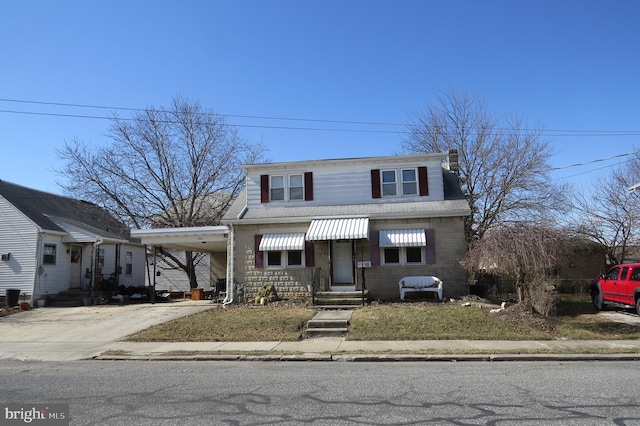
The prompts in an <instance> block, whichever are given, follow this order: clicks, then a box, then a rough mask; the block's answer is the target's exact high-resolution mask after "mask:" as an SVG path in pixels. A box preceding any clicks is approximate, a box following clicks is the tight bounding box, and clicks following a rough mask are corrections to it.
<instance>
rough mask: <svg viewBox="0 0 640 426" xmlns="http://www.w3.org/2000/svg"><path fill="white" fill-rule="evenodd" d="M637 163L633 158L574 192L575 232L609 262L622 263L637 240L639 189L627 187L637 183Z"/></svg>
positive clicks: (639, 210)
mask: <svg viewBox="0 0 640 426" xmlns="http://www.w3.org/2000/svg"><path fill="white" fill-rule="evenodd" d="M639 166H640V160H639V159H638V158H635V159H633V160H632V161H630V162H628V163H626V165H624V166H620V167H617V168H616V169H614V170H613V171H611V172H609V173H607V174H606V175H604V176H603V177H602V178H601V179H598V180H596V181H595V183H594V184H593V187H592V188H589V189H590V190H589V191H588V192H585V191H584V190H582V191H576V194H575V197H574V206H575V211H576V214H575V215H574V216H572V222H573V224H574V227H575V229H576V233H578V234H580V235H582V236H584V237H586V238H588V239H589V240H591V241H595V242H596V243H597V244H599V245H600V246H601V248H602V250H603V251H604V253H605V255H606V256H607V263H608V264H610V265H614V264H617V263H621V262H624V261H625V259H626V258H627V254H628V248H629V246H631V245H636V244H637V243H638V236H639V235H640V234H639V231H640V230H639V229H638V226H640V191H632V192H630V191H629V187H631V186H633V185H635V184H636V183H638V182H640V172H639V171H638V167H639ZM603 266H604V265H603Z"/></svg>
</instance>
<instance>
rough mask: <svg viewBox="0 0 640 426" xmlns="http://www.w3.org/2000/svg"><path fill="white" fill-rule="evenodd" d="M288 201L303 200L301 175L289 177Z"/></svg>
mask: <svg viewBox="0 0 640 426" xmlns="http://www.w3.org/2000/svg"><path fill="white" fill-rule="evenodd" d="M289 199H290V200H302V199H304V183H303V180H302V175H289Z"/></svg>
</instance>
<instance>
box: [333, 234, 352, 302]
mask: <svg viewBox="0 0 640 426" xmlns="http://www.w3.org/2000/svg"><path fill="white" fill-rule="evenodd" d="M331 265H332V271H333V274H332V280H331V289H332V290H342V291H350V290H355V285H354V282H353V248H352V244H351V241H332V242H331ZM336 287H337V288H336Z"/></svg>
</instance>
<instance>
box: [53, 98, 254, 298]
mask: <svg viewBox="0 0 640 426" xmlns="http://www.w3.org/2000/svg"><path fill="white" fill-rule="evenodd" d="M107 136H108V137H109V138H110V139H111V140H110V143H107V144H106V145H104V146H98V147H97V146H90V145H88V144H86V143H84V142H81V141H78V140H74V141H71V142H67V143H65V146H64V148H63V149H61V150H59V151H58V155H59V157H60V158H61V159H63V160H65V165H64V167H63V168H62V170H60V171H59V172H60V173H61V175H62V176H64V177H65V178H67V179H66V180H65V181H64V182H61V187H62V188H63V189H64V190H65V191H66V192H67V193H68V194H70V195H72V196H74V197H75V198H79V199H84V200H87V201H91V202H93V203H95V204H98V205H100V206H103V207H105V208H106V209H107V210H109V211H110V212H111V213H112V214H114V215H115V216H116V217H118V218H119V219H120V220H122V221H123V222H125V223H127V224H128V225H129V226H130V227H132V228H137V229H144V228H149V227H188V226H202V225H217V224H219V221H220V218H221V217H222V215H223V214H224V212H225V211H226V209H227V208H228V206H229V205H230V204H231V202H232V201H233V200H234V199H235V197H236V196H237V194H238V193H239V192H240V190H241V189H242V187H243V184H244V177H243V174H242V170H241V168H240V165H241V164H246V163H254V162H256V161H258V160H260V159H261V157H262V155H263V153H264V148H263V146H262V145H260V144H251V143H249V142H247V141H246V140H244V139H242V138H241V137H240V136H239V135H238V134H237V132H236V130H235V129H234V128H233V127H231V126H229V125H228V124H227V123H226V122H225V120H224V117H222V116H220V115H218V114H215V113H213V112H211V111H209V110H205V109H204V108H203V107H202V106H201V105H200V104H199V103H198V102H190V101H188V100H185V99H183V98H180V97H177V98H174V99H173V101H172V103H171V106H170V108H168V109H164V108H148V109H146V110H145V111H142V112H138V113H136V114H135V115H134V117H133V118H132V119H124V118H118V117H116V118H114V119H113V124H112V125H111V127H110V128H109V130H108V132H107ZM165 255H166V256H168V257H170V258H171V260H172V261H173V263H174V264H175V265H177V266H178V267H179V268H180V269H182V270H183V271H185V273H186V274H187V275H188V276H189V279H190V286H191V287H192V288H193V287H197V281H196V278H195V277H196V274H195V273H194V263H195V261H196V258H197V253H191V252H186V253H185V255H186V256H185V258H184V259H181V258H180V257H178V256H174V255H172V254H171V253H168V252H167V253H165Z"/></svg>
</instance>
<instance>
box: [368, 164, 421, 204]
mask: <svg viewBox="0 0 640 426" xmlns="http://www.w3.org/2000/svg"><path fill="white" fill-rule="evenodd" d="M428 195H429V178H428V173H427V168H426V167H417V168H410V169H387V170H380V169H373V170H371V197H372V198H382V197H397V196H409V197H415V196H420V197H426V196H428Z"/></svg>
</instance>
